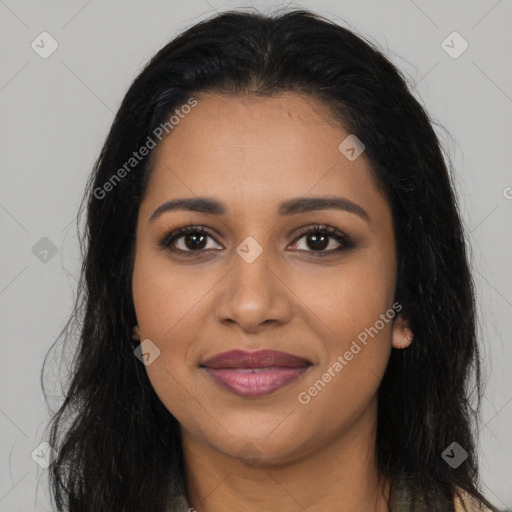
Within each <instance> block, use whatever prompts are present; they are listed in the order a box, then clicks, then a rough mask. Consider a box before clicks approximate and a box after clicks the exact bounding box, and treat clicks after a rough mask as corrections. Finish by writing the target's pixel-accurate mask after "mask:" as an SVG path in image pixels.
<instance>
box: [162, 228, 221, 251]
mask: <svg viewBox="0 0 512 512" xmlns="http://www.w3.org/2000/svg"><path fill="white" fill-rule="evenodd" d="M208 238H211V239H212V240H215V238H213V235H212V233H211V232H210V230H209V229H208V228H206V227H205V226H185V227H182V228H180V229H177V230H176V231H173V232H172V233H170V234H169V235H167V236H166V237H165V238H164V239H163V240H162V241H161V242H160V246H161V247H162V248H164V249H170V250H171V251H174V252H181V253H189V254H190V253H198V252H204V249H208V250H211V247H208V246H207V242H208ZM176 242H178V243H176ZM174 244H176V245H174ZM177 245H181V247H177Z"/></svg>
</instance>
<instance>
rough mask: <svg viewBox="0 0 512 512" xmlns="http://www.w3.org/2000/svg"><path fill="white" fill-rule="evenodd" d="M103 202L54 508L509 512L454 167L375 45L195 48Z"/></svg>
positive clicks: (117, 124)
mask: <svg viewBox="0 0 512 512" xmlns="http://www.w3.org/2000/svg"><path fill="white" fill-rule="evenodd" d="M84 199H87V245H86V253H85V257H84V266H83V274H82V276H81V280H80V287H79V292H80V293H79V296H78V299H77V306H78V307H80V308H81V307H84V308H85V311H80V312H78V307H77V310H76V311H75V316H76V317H78V316H79V314H80V315H81V314H83V324H82V325H81V327H80V344H79V347H78V351H77V356H76V359H75V361H74V368H73V375H72V380H71V383H70V386H69V389H68V390H67V395H66V399H65V402H64V403H63V405H62V407H61V408H60V410H59V411H58V412H57V413H56V414H55V416H54V418H53V420H52V423H51V436H50V444H51V445H52V446H53V447H54V448H55V449H56V450H57V451H58V457H57V458H56V460H55V461H54V463H53V465H52V466H51V479H52V480H51V489H52V496H53V497H54V501H55V504H56V507H57V509H58V510H59V511H60V510H69V511H73V512H75V511H85V510H87V511H89V510H94V511H107V510H108V511H141V510H144V511H165V510H168V511H171V510H180V511H182V510H192V509H195V510H197V511H199V512H210V511H224V510H245V511H262V510H283V511H295V510H297V511H299V510H307V511H318V510H322V511H325V510H329V511H331V510H333V511H354V510H357V511H368V512H370V511H378V512H381V511H411V512H412V511H415V512H418V511H426V510H429V511H431V510H436V511H449V510H450V511H453V510H462V508H461V507H462V506H465V507H468V510H488V509H485V508H479V507H480V505H482V504H485V505H486V506H488V507H491V509H492V506H491V505H490V504H489V503H488V502H486V501H485V499H484V498H483V496H482V495H481V494H480V492H479V491H478V480H477V477H478V473H477V460H476V453H475V446H474V437H473V434H472V432H471V429H470V423H471V420H472V418H473V417H475V416H476V414H477V411H478V401H477V403H476V404H472V402H471V401H470V396H469V392H468V386H469V384H468V380H469V377H470V376H471V375H472V373H471V372H472V370H476V372H475V375H476V377H475V379H476V385H477V390H478V393H477V394H478V397H477V398H480V396H479V395H480V388H479V384H480V383H479V356H478V348H477V342H476V336H475V306H474V294H473V285H472V279H471V275H470V272H469V269H468V262H467V256H466V252H465V239H464V231H463V227H462V224H461V219H460V216H459V213H458V210H457V205H456V198H455V196H454V192H453V189H452V184H451V181H450V175H449V171H448V168H447V166H446V164H445V161H444V159H443V154H442V151H441V149H440V144H439V142H438V140H437V138H436V136H435V134H434V131H433V129H432V125H431V121H430V118H429V116H428V114H427V113H426V112H425V111H424V110H423V108H422V107H421V106H420V104H419V103H418V102H417V101H416V100H415V99H414V97H413V96H412V94H411V93H410V92H409V90H408V88H407V86H406V83H405V80H404V78H403V77H402V75H401V74H400V72H399V71H398V70H397V69H396V68H395V67H394V66H393V65H392V64H391V63H390V62H389V61H388V60H387V59H386V58H385V57H384V56H383V55H382V54H381V53H380V52H379V51H378V50H377V49H376V48H374V47H373V46H372V44H371V43H369V42H367V41H364V40H363V39H361V38H360V37H358V36H356V35H355V34H353V33H352V32H350V31H348V30H347V29H345V28H342V27H340V26H337V25H335V24H334V23H331V22H330V21H328V20H326V19H323V18H321V17H319V16H317V15H315V14H313V13H310V12H307V11H291V12H288V13H285V14H283V15H281V16H275V17H272V16H264V15H262V14H258V13H247V12H245V13H244V12H235V11H232V12H226V13H222V14H219V15H218V16H215V17H213V18H211V19H209V20H206V21H203V22H201V23H199V24H197V25H195V26H193V27H191V28H189V29H188V30H186V31H185V32H184V33H183V34H181V35H180V36H179V37H177V38H176V39H174V40H173V41H171V42H170V43H169V44H167V45H166V46H165V47H164V48H163V49H161V50H160V51H159V52H158V53H157V54H156V55H155V56H154V57H153V58H152V59H151V61H150V62H149V63H148V64H147V66H146V67H145V68H144V70H143V71H142V72H141V73H140V75H139V76H138V77H137V78H136V79H135V81H134V82H133V84H132V85H131V87H130V89H129V90H128V92H127V94H126V96H125V98H124V100H123V102H122V105H121V107H120V109H119V111H118V113H117V115H116V118H115V120H114V123H113V125H112V128H111V130H110V133H109V135H108V137H107V140H106V142H105V145H104V147H103V149H102V152H101V155H100V156H99V159H98V161H97V163H96V165H95V168H94V172H93V174H92V176H91V178H90V181H89V184H88V189H87V193H86V196H85V197H84ZM82 244H83V242H82ZM68 325H69V323H68ZM66 330H67V329H66ZM72 412H74V413H75V414H74V417H73V418H72V421H69V424H65V423H64V420H65V418H66V419H67V416H68V415H69V414H71V413H72Z"/></svg>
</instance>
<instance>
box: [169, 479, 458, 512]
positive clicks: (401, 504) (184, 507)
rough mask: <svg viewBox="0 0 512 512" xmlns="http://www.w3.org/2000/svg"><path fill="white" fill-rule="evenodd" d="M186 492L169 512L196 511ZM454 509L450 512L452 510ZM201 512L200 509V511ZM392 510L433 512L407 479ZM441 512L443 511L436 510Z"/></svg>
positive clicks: (175, 500) (402, 482)
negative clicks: (415, 494)
mask: <svg viewBox="0 0 512 512" xmlns="http://www.w3.org/2000/svg"><path fill="white" fill-rule="evenodd" d="M194 510H195V509H193V508H192V507H191V506H190V505H189V504H188V501H187V499H186V497H185V495H184V494H180V495H179V496H176V497H175V499H174V501H173V502H172V503H171V505H170V506H169V509H168V512H194ZM453 510H454V509H452V510H451V511H450V512H452V511H453ZM198 512H200V511H198ZM391 512H432V511H431V510H428V509H427V508H426V507H424V506H422V504H421V503H419V502H418V501H416V502H414V500H413V499H412V496H411V492H410V491H409V488H408V485H407V483H406V482H405V481H401V482H398V484H397V489H396V493H395V499H394V502H393V503H392V504H391ZM436 512H441V511H436Z"/></svg>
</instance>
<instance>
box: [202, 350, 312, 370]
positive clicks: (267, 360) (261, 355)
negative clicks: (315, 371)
mask: <svg viewBox="0 0 512 512" xmlns="http://www.w3.org/2000/svg"><path fill="white" fill-rule="evenodd" d="M310 364H311V363H310V362H309V361H307V360H306V359H303V358H302V357H299V356H295V355H293V354H289V353H287V352H281V351H279V350H258V351H256V352H246V351H244V350H229V351H228V352H221V353H220V354H216V355H215V356H213V357H210V359H207V360H206V361H204V362H202V363H201V366H207V367H208V368H217V369H218V368H268V367H279V366H282V367H287V368H301V367H304V366H308V365H310Z"/></svg>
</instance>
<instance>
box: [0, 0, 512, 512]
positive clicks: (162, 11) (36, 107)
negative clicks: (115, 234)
mask: <svg viewBox="0 0 512 512" xmlns="http://www.w3.org/2000/svg"><path fill="white" fill-rule="evenodd" d="M243 5H246V6H247V5H252V6H256V7H258V8H260V9H262V10H265V11H268V10H270V9H276V8H278V7H282V6H285V5H290V6H297V7H300V6H302V7H306V8H310V9H313V10H315V11H317V12H319V13H320V14H323V15H325V16H327V17H329V18H331V19H333V20H337V21H338V22H339V23H340V24H342V25H343V26H347V23H348V27H349V28H353V29H355V30H356V31H357V32H358V33H359V34H361V35H364V36H366V37H367V38H369V39H370V40H372V41H374V42H376V43H377V44H379V45H380V47H381V48H382V49H383V50H384V51H385V53H386V55H387V56H388V57H389V58H390V59H391V60H392V61H393V62H394V63H395V64H396V65H397V66H398V67H399V68H400V69H401V70H402V71H403V72H404V73H405V74H406V76H408V77H409V78H410V81H411V84H416V85H415V87H414V89H415V95H416V96H417V97H418V98H420V101H421V102H422V103H423V104H424V105H425V106H426V108H427V109H428V111H429V112H430V113H431V115H432V116H433V118H434V119H435V120H437V121H438V122H440V123H441V124H442V125H443V126H444V127H446V128H447V130H448V131H449V133H450V134H451V136H452V138H451V139H450V138H449V137H447V135H446V134H445V133H444V132H443V131H442V130H439V129H437V128H436V132H437V133H438V134H439V136H440V137H441V140H442V141H443V145H444V147H445V148H446V150H447V152H448V153H449V154H450V156H451V158H452V159H453V163H454V165H455V167H456V169H457V172H458V174H457V176H458V178H457V180H458V181H457V188H458V192H459V194H460V201H461V209H462V213H463V216H464V220H465V223H466V225H467V229H468V232H469V233H470V240H469V242H470V244H471V246H472V248H473V250H472V265H473V268H474V274H475V279H476V284H477V293H478V305H479V314H480V336H481V342H482V352H483V358H484V361H485V375H486V378H487V382H488V383H487V388H486V398H485V399H484V402H483V416H482V427H481V429H480V442H479V451H480V457H481V465H482V466H481V473H482V477H483V478H482V480H483V483H484V485H483V491H484V493H485V494H486V495H487V496H488V497H489V499H491V500H492V501H493V502H495V503H496V504H497V505H498V506H499V507H502V508H503V509H505V508H512V464H511V461H510V458H511V455H512V386H511V383H512V374H511V372H510V366H511V363H512V348H511V347H512V346H511V343H510V334H509V333H510V331H511V329H512V272H511V270H510V266H509V265H510V261H511V258H510V254H511V248H512V247H511V246H512V241H511V238H512V237H511V229H510V227H511V222H510V221H511V218H512V188H510V187H512V173H511V172H510V161H511V160H512V152H511V146H512V144H511V141H512V140H511V135H512V133H511V132H512V130H511V124H510V119H511V116H512V72H511V67H510V62H511V59H510V55H511V49H512V48H511V47H512V31H511V30H510V24H511V22H512V1H510V0H501V1H496V0H482V1H476V0H475V1H471V2H468V1H450V2H446V1H441V0H436V1H429V2H427V1H426V0H414V1H413V0H396V1H393V2H391V1H388V2H382V1H378V0H371V1H368V0H366V1H360V0H351V1H349V0H345V1H342V2H340V1H336V2H335V1H327V0H325V1H321V0H317V1H303V2H302V3H298V2H295V3H288V4H286V3H284V2H254V3H252V4H249V3H243V4H242V3H239V2H232V1H228V2H223V1H222V0H208V1H206V0H188V1H187V2H177V1H167V2H164V1H158V0H151V1H144V2H134V1H131V2H121V1H109V2H105V1H104V2H100V1H99V0H90V1H88V2H86V1H84V0H73V1H67V2H63V1H62V2H56V1H47V2H44V3H41V2H36V1H25V2H23V1H15V0H5V1H4V0H0V45H1V46H0V48H1V50H0V51H1V59H2V65H1V67H0V109H1V120H2V123H1V133H0V136H1V141H2V142H1V144H2V162H1V165H2V187H1V189H0V226H1V230H2V231H1V234H2V252H1V263H2V265H1V268H0V311H1V318H2V351H3V354H4V364H3V365H2V386H1V389H0V393H1V396H0V431H1V433H2V435H1V439H0V461H1V463H0V511H9V512H15V511H24V512H26V511H30V510H38V511H43V510H50V508H49V499H48V496H47V491H46V488H45V485H46V474H47V470H44V469H42V468H41V467H40V466H39V465H37V464H36V463H35V462H34V460H32V458H31V453H32V452H33V450H34V449H36V448H37V446H38V445H39V443H41V442H42V441H44V436H43V433H44V432H43V431H44V427H45V426H46V422H47V420H48V413H47V409H46V404H45V402H44V399H43V394H42V391H41V387H40V381H39V374H40V369H41V365H42V362H43V357H44V355H45V354H46V352H47V350H48V348H49V347H50V345H51V343H52V342H53V341H54V340H55V338H56V336H57V335H58V333H59V332H60V330H61V328H62V327H63V325H64V323H65V320H66V319H67V317H68V315H69V313H70V312H71V305H72V299H73V293H74V290H75V287H76V279H77V276H78V270H79V266H80V253H79V249H78V243H77V236H76V222H75V217H76V213H77V208H78V204H79V200H80V199H81V197H82V192H83V188H84V185H85V181H86V178H87V176H88V174H89V173H90V171H91V168H92V165H93V163H94V161H95V159H96V158H97V156H98V153H99V150H100V146H101V144H102V142H103V140H104V138H105V136H106V134H107V131H108V129H109V126H110V124H111V122H112V120H113V116H114V113H115V111H116V110H117V108H118V106H119V104H120V101H121V99H122V97H123V96H124V94H125V92H126V90H127V87H128V85H129V83H130V82H131V80H132V79H133V78H134V77H135V76H136V74H137V73H138V72H139V71H140V69H141V67H142V66H143V64H144V63H145V62H146V61H147V59H148V58H150V57H151V56H152V55H153V54H154V53H155V52H156V51H157V50H159V49H160V48H161V47H162V46H163V45H164V44H165V43H166V42H167V41H168V40H169V39H171V38H172V37H174V36H175V35H176V34H177V33H178V32H179V31H181V30H182V29H184V28H186V27H188V26H190V25H191V24H193V23H196V22H197V21H199V20H201V19H203V18H204V17H206V16H208V15H210V14H213V13H214V12H215V11H216V10H219V11H222V10H226V9H229V8H234V7H237V6H243ZM43 31H47V32H49V33H50V34H51V36H52V37H53V38H54V39H55V40H56V41H57V43H58V48H57V50H56V51H55V52H54V53H53V54H52V55H50V56H49V57H48V58H47V59H43V58H41V57H40V56H39V54H38V53H36V51H34V50H33V49H32V47H31V43H32V42H33V41H34V40H36V43H37V41H40V38H38V36H39V35H40V34H41V32H43ZM453 31H457V32H459V33H460V34H461V35H462V37H463V38H464V39H465V40H466V41H467V42H468V43H469V47H468V49H467V50H466V51H465V52H464V53H462V54H461V55H460V56H459V57H458V58H452V57H451V56H449V55H448V54H447V53H446V51H445V50H444V49H443V47H442V46H441V43H442V41H443V40H445V39H446V37H447V36H448V35H449V34H451V33H452V32H453ZM448 41H450V39H449V40H448ZM47 43H48V41H47ZM448 44H450V45H451V46H454V49H452V51H457V50H458V49H460V48H461V46H460V41H457V40H455V41H454V42H453V43H450V42H449V43H448ZM45 48H46V49H48V48H49V44H46V43H45ZM43 237H47V238H48V239H49V240H50V241H51V242H52V244H54V246H55V250H56V254H55V255H52V253H51V252H50V253H48V254H47V255H46V256H45V255H44V254H43V253H41V252H39V253H38V251H37V248H39V250H41V249H40V246H39V245H36V244H38V243H39V244H43V248H44V244H48V241H43V242H40V240H41V239H42V238H43ZM34 246H36V249H35V250H33V247H34ZM45 258H46V259H47V261H46V262H45V261H44V259H45ZM41 259H43V261H41ZM54 367H55V372H53V373H54V374H55V378H56V370H57V363H54ZM54 389H55V396H53V395H51V396H50V398H51V399H52V402H51V403H52V405H56V404H57V401H55V400H56V399H57V398H58V396H57V393H58V391H59V386H58V385H56V386H55V387H54Z"/></svg>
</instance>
